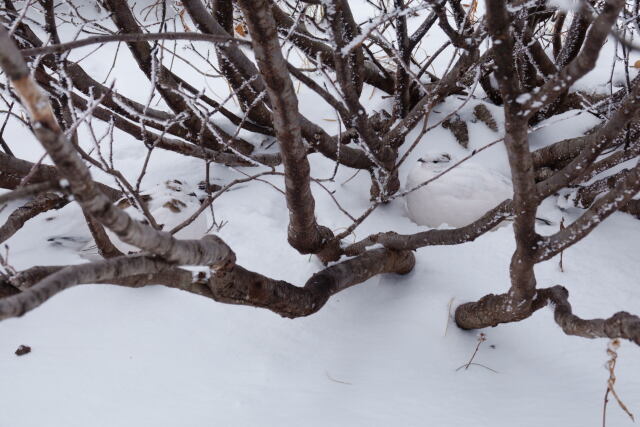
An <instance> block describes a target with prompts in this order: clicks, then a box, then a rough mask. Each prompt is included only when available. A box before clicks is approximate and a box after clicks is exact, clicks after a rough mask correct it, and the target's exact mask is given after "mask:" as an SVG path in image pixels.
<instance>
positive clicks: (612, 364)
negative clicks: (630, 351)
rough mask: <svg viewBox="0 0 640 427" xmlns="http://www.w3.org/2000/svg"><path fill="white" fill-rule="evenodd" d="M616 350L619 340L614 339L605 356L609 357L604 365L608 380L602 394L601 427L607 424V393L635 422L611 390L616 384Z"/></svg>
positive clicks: (632, 419) (618, 346) (613, 390)
mask: <svg viewBox="0 0 640 427" xmlns="http://www.w3.org/2000/svg"><path fill="white" fill-rule="evenodd" d="M618 348H620V340H619V339H617V338H616V339H613V340H611V341H609V345H608V346H607V354H608V355H609V360H608V361H607V363H606V365H605V366H606V367H607V369H608V370H609V379H608V380H607V391H605V393H604V404H603V408H602V427H606V423H607V403H609V393H611V394H612V395H613V397H615V398H616V401H617V402H618V405H619V406H620V408H621V409H622V410H623V411H624V412H625V413H626V414H627V415H628V416H629V418H631V421H635V419H634V417H633V414H632V413H631V412H630V411H629V409H627V406H626V405H625V404H624V403H623V402H622V400H621V399H620V397H619V396H618V393H616V390H615V389H614V388H613V386H614V385H615V383H616V374H615V369H616V361H617V359H618V353H617V350H618Z"/></svg>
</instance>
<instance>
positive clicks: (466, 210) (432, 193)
mask: <svg viewBox="0 0 640 427" xmlns="http://www.w3.org/2000/svg"><path fill="white" fill-rule="evenodd" d="M453 163H454V162H452V161H451V157H450V156H449V155H448V154H445V153H442V154H436V155H433V154H432V155H427V156H425V157H423V158H422V159H420V161H419V162H418V164H417V165H416V166H415V167H414V168H413V170H411V172H410V173H409V175H408V177H407V185H406V189H407V190H411V189H412V188H415V187H417V186H419V185H420V184H422V183H423V182H425V181H428V180H429V179H432V178H433V177H435V176H436V175H438V174H439V173H441V172H443V171H444V170H446V169H449V168H450V167H451V166H452V165H453ZM512 195H513V189H512V186H511V182H510V181H509V180H508V179H507V178H505V177H504V176H503V175H501V174H499V173H497V172H494V171H492V170H490V169H487V168H485V167H483V166H481V165H479V164H476V163H471V162H469V161H467V162H464V163H461V164H460V165H458V166H456V167H455V168H453V169H451V170H450V171H448V172H447V173H445V174H444V175H442V176H441V177H439V178H437V179H435V180H434V181H432V182H430V183H428V184H427V185H425V186H423V187H421V188H419V189H417V190H415V191H413V192H411V193H409V194H407V196H406V203H407V211H408V213H409V218H410V219H411V220H412V221H413V222H415V223H416V224H418V225H426V226H429V227H439V226H441V225H443V224H447V225H449V226H452V227H463V226H465V225H468V224H470V223H472V222H473V221H475V220H477V219H478V218H480V217H481V216H482V215H484V214H485V213H486V212H487V211H489V210H490V209H492V208H494V207H495V206H497V205H498V204H499V203H500V202H502V201H503V200H505V199H508V198H511V197H512Z"/></svg>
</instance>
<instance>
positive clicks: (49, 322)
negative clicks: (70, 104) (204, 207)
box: [0, 44, 640, 427]
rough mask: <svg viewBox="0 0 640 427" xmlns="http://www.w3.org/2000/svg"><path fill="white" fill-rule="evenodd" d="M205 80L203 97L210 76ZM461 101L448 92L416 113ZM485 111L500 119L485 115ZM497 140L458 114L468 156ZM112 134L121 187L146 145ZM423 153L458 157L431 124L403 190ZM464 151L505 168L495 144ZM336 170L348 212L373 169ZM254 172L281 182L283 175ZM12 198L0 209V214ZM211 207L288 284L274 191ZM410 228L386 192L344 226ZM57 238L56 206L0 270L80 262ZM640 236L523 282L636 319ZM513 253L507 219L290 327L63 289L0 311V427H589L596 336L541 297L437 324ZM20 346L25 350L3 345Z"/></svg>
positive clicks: (368, 96)
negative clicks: (466, 133)
mask: <svg viewBox="0 0 640 427" xmlns="http://www.w3.org/2000/svg"><path fill="white" fill-rule="evenodd" d="M429 46H431V44H429ZM434 46H435V47H433V50H435V49H436V48H437V44H434ZM104 49H105V50H104V51H103V52H107V53H109V52H113V51H114V50H109V49H115V46H106V47H105V48H104ZM84 53H86V51H85V52H84ZM120 53H121V58H122V59H121V60H119V61H118V62H117V64H116V68H115V69H114V72H113V75H114V76H115V77H116V78H118V80H117V81H118V84H117V87H118V88H119V89H120V90H122V92H123V93H125V94H127V95H128V96H137V97H138V99H139V100H141V101H145V100H146V97H147V96H148V94H149V89H148V88H149V85H148V83H147V82H145V81H144V78H143V77H142V76H141V74H140V73H138V72H137V71H136V73H132V72H131V69H132V68H131V67H133V65H132V63H131V58H130V57H129V54H128V52H127V51H126V49H125V48H124V46H123V47H121V49H120ZM81 54H82V53H81V52H78V53H74V55H78V56H81ZM102 57H103V58H108V57H109V55H108V54H105V55H103V56H102ZM445 62H446V61H445ZM88 64H91V63H90V62H87V67H86V69H87V71H98V70H99V66H100V59H99V58H97V59H95V61H94V62H93V65H92V66H89V65H88ZM441 66H446V63H444V62H443V64H441ZM91 67H94V68H93V69H92V68H91ZM176 67H178V68H177V71H181V70H180V68H179V67H180V65H176ZM605 67H606V66H605ZM107 68H108V67H107ZM609 71H610V70H609V69H606V68H605V69H604V71H601V73H608V72H609ZM127 73H128V74H127ZM607 75H608V74H607ZM208 84H210V89H211V88H212V87H214V88H215V87H218V86H215V85H219V86H220V87H221V85H224V82H222V81H216V82H214V83H211V82H209V83H208ZM363 96H364V99H363V101H366V105H367V107H368V108H369V109H370V110H371V111H373V110H378V109H380V108H386V107H388V105H389V104H388V102H389V100H383V99H382V98H381V97H380V94H379V93H375V92H372V91H370V90H365V95H363ZM300 98H301V109H302V111H303V112H304V113H305V114H306V115H307V117H310V118H315V119H316V120H317V121H318V123H319V124H320V125H322V126H324V127H326V128H327V129H328V130H330V131H331V132H333V131H335V129H336V125H335V123H334V122H332V121H331V120H333V118H334V117H335V114H334V113H332V112H331V110H330V109H329V108H328V107H327V106H326V104H322V103H321V102H318V98H317V97H314V96H311V95H310V94H308V93H306V92H304V91H302V92H301V94H300ZM461 102H462V100H460V99H458V98H456V97H452V98H450V99H448V100H447V101H446V102H445V103H443V104H442V105H440V106H438V107H437V108H436V112H434V113H433V114H432V115H431V117H430V123H436V122H437V121H439V120H441V119H442V118H444V117H445V116H446V115H447V114H448V113H449V112H451V111H453V110H454V109H455V108H456V107H457V106H458V105H459V104H460V103H461ZM478 102H481V101H480V100H478V99H472V100H471V101H470V102H469V103H468V104H467V105H465V106H464V108H463V109H462V110H461V111H460V115H461V116H462V117H469V118H470V117H471V114H472V113H471V112H472V111H473V106H475V105H476V104H477V103H478ZM488 107H489V108H490V109H491V110H492V111H493V112H494V114H495V115H496V119H499V118H500V115H499V114H500V110H499V108H497V107H491V106H489V105H488ZM594 124H596V122H595V121H594V119H593V118H591V117H590V116H586V115H578V114H576V112H573V113H572V112H569V113H565V114H564V115H562V116H556V117H554V118H552V119H550V120H549V122H548V123H546V125H547V126H546V127H541V128H540V130H537V131H535V132H534V133H533V134H532V136H531V144H532V149H536V148H539V147H541V146H543V145H546V144H549V143H552V142H554V141H556V140H558V139H561V138H567V137H572V136H576V135H580V134H581V133H582V132H584V131H586V130H587V129H589V128H590V127H592V126H593V125H594ZM500 128H501V129H502V126H500ZM501 132H502V130H501V131H500V132H498V133H495V132H493V131H491V130H489V129H488V128H487V127H486V126H485V125H483V124H482V123H470V135H471V141H470V147H469V150H471V149H475V148H480V147H482V146H484V145H485V144H487V143H489V142H491V141H493V140H495V139H496V138H499V137H500V136H501V135H502V133H501ZM417 134H418V130H416V131H415V132H413V133H412V134H411V135H410V136H409V138H408V140H409V141H413V139H412V138H414V137H416V136H417ZM116 137H117V144H116V151H115V156H114V158H115V160H116V166H117V167H119V168H120V169H121V170H122V172H123V173H124V174H125V175H126V176H127V177H129V178H134V179H135V177H137V175H138V173H139V171H140V159H141V158H143V157H144V155H145V153H146V149H145V148H144V146H142V145H141V144H140V143H139V142H135V141H134V140H133V139H132V138H131V137H129V136H127V135H124V134H121V133H119V132H116ZM5 139H7V140H8V141H19V140H22V141H24V142H23V143H22V144H19V145H18V144H14V145H15V151H16V154H17V155H18V156H20V157H22V158H26V159H30V160H37V159H38V158H39V156H40V155H41V153H42V150H41V148H39V147H38V146H37V144H36V141H35V139H34V138H33V137H31V136H30V135H29V134H28V132H27V131H26V130H25V129H21V128H18V127H16V126H14V125H11V126H10V127H9V128H8V129H7V132H6V133H5ZM14 145H12V148H14ZM89 146H90V143H87V147H89ZM430 151H448V152H450V153H452V154H455V155H464V154H465V153H468V151H466V150H464V149H462V148H461V147H460V146H459V145H457V144H456V142H455V140H454V138H453V136H452V135H451V133H450V132H449V131H447V130H444V129H442V128H441V127H437V128H436V129H434V130H433V131H431V132H429V133H428V134H427V135H426V136H425V137H424V139H423V141H422V142H421V144H420V145H419V147H418V149H417V150H416V151H415V152H413V153H411V155H410V156H409V158H408V159H407V161H406V163H405V164H403V165H402V167H401V176H402V179H403V184H404V179H405V177H406V175H407V173H408V171H409V170H410V169H411V168H412V167H413V166H414V164H415V162H416V160H417V159H418V158H419V157H421V156H422V155H423V154H424V153H426V152H430ZM310 161H311V164H312V175H313V176H314V177H316V178H327V177H329V176H330V175H331V173H332V171H333V163H332V162H331V161H329V160H327V159H325V158H324V157H322V156H320V155H317V154H314V155H311V156H310ZM473 161H474V162H479V163H481V164H483V165H484V166H485V167H490V168H492V169H494V170H495V171H496V172H499V173H502V174H504V175H507V176H508V165H507V161H506V155H505V151H504V147H502V146H500V145H497V146H494V147H492V148H490V149H488V150H486V151H485V152H483V153H481V154H479V155H478V156H476V157H474V158H473ZM211 171H212V176H213V177H214V178H215V180H216V181H214V182H217V183H226V182H229V181H231V180H233V179H235V178H238V177H240V176H241V175H240V174H239V173H238V172H236V171H234V170H231V169H228V168H225V167H222V166H213V167H212V169H211ZM245 171H246V172H249V173H253V172H255V170H250V169H246V170H245ZM353 173H354V171H353V170H350V169H348V168H345V167H340V168H339V169H338V173H337V176H336V179H335V182H333V183H326V186H327V187H328V188H329V189H330V190H336V194H335V196H336V198H337V199H338V200H339V201H340V203H341V205H342V206H343V207H344V208H345V209H346V210H347V211H349V212H350V213H351V214H352V215H354V216H357V215H359V214H361V213H362V212H363V211H364V210H365V209H366V208H367V207H368V206H369V191H368V187H369V182H370V181H369V178H368V176H367V174H365V173H360V174H358V175H357V176H356V177H355V178H353V179H350V178H351V177H352V175H353ZM96 176H97V177H98V178H99V179H100V180H103V181H105V182H110V181H109V178H107V177H105V176H103V175H100V174H96ZM203 176H204V165H203V162H202V161H200V160H197V159H189V158H184V157H179V156H177V155H175V154H172V153H169V152H163V151H160V150H156V151H155V152H154V154H153V156H152V161H151V163H150V168H149V171H148V174H147V175H146V178H145V180H144V185H143V188H151V187H153V186H154V185H157V184H160V183H162V182H164V181H166V180H168V179H179V180H181V181H182V182H183V183H184V184H185V186H187V187H191V188H193V189H195V188H196V187H197V183H198V182H199V181H201V180H202V179H203ZM266 179H267V180H268V181H269V182H271V183H272V184H274V185H275V186H277V187H279V188H282V187H283V183H282V179H281V177H269V178H266ZM346 181H348V182H346ZM345 182H346V183H345ZM312 188H313V191H314V196H315V198H316V205H317V206H316V212H317V216H318V220H319V222H320V223H321V224H323V225H327V226H328V227H330V228H332V229H333V230H334V231H337V230H340V229H341V228H344V227H345V226H348V225H349V224H350V220H349V219H348V218H347V217H346V216H345V215H343V214H341V213H340V212H339V211H338V210H337V209H336V207H335V204H334V201H333V200H332V199H331V198H330V197H329V196H328V194H327V193H326V192H325V191H324V190H323V189H322V188H320V187H319V186H318V185H317V184H312ZM18 204H19V203H18V202H16V203H12V204H11V205H10V206H9V208H7V209H5V210H3V211H2V212H0V222H3V221H4V220H5V219H6V217H7V215H8V213H9V212H10V211H11V209H10V208H15V207H16V206H18ZM214 212H215V218H216V221H217V222H218V223H221V222H226V224H225V225H224V226H223V227H222V228H221V229H220V230H219V232H218V234H219V235H220V236H221V237H222V238H223V239H224V240H225V241H226V242H227V243H228V244H229V245H230V246H231V247H232V248H233V249H234V251H235V252H236V253H237V255H238V263H239V264H240V265H242V266H243V267H245V268H248V269H251V270H254V271H257V272H260V273H262V274H265V275H268V276H271V277H274V278H279V279H283V280H288V281H290V282H292V283H297V284H303V283H304V282H305V281H306V280H307V279H308V278H309V276H310V275H311V274H313V273H314V272H316V271H318V270H319V269H321V268H322V266H321V265H320V264H319V263H318V262H317V261H316V260H314V259H311V258H309V257H308V256H301V255H299V254H298V253H297V252H296V251H295V250H293V249H292V248H291V247H290V246H289V245H288V244H287V242H286V224H287V219H288V214H287V211H286V206H285V203H284V196H283V195H282V194H281V193H280V192H278V191H276V190H275V189H274V188H273V187H271V186H269V185H267V184H265V183H262V182H253V183H251V184H250V185H244V186H238V187H236V188H234V189H233V190H232V191H230V192H228V193H227V194H225V195H224V196H223V197H221V198H220V199H219V200H217V201H216V203H215V204H214ZM580 213H581V211H580V210H579V209H568V210H565V211H562V210H560V208H559V207H558V205H557V202H556V200H555V198H550V199H549V200H547V201H545V203H544V204H543V206H542V207H541V209H540V211H539V215H538V216H540V217H544V218H546V219H549V220H550V221H552V225H550V226H540V230H539V232H541V233H543V234H550V233H553V232H555V231H557V229H558V227H559V222H560V219H561V218H562V217H563V216H564V218H565V221H566V222H567V223H570V222H571V221H572V220H573V219H575V218H577V217H578V216H579V215H580ZM207 215H208V221H209V222H211V221H212V217H211V215H210V214H209V213H208V214H207ZM422 229H424V228H422V227H418V226H416V225H415V224H413V223H412V222H411V221H409V219H408V217H407V214H406V211H405V206H404V201H403V200H395V201H393V202H392V203H390V204H389V205H386V206H383V207H380V208H379V209H377V210H376V211H375V212H374V213H373V214H372V215H371V217H370V218H368V219H367V221H365V223H364V224H363V225H362V226H361V227H359V228H358V229H357V230H356V235H355V236H354V237H353V238H354V239H361V238H363V237H365V236H367V235H368V234H370V233H374V232H379V231H387V230H394V231H397V232H402V233H412V232H417V231H419V230H422ZM60 236H67V237H74V238H77V240H78V241H85V242H86V239H88V237H89V231H88V230H87V228H86V226H85V225H84V220H83V218H82V215H81V212H80V210H79V209H78V208H77V206H75V205H73V204H71V205H68V206H67V207H65V208H63V209H61V210H59V211H54V212H49V213H46V214H43V215H41V216H40V217H38V218H36V219H34V220H32V221H30V222H29V223H28V225H27V226H26V227H25V228H24V229H23V230H21V231H19V232H18V233H17V234H16V235H15V236H14V237H13V238H12V239H10V240H9V241H8V242H7V244H8V245H9V248H10V250H9V261H10V263H11V264H12V265H13V266H14V267H16V268H18V269H24V268H28V267H30V266H33V265H58V264H71V263H79V262H86V260H84V259H83V258H81V257H80V255H79V253H78V252H77V249H78V248H77V247H75V246H57V245H53V244H52V243H51V242H50V241H49V240H48V239H50V238H52V237H60ZM639 241H640V222H638V220H637V219H634V218H632V217H631V216H629V215H626V214H622V213H617V214H614V215H613V216H612V217H610V218H609V219H607V220H606V221H605V222H604V223H603V224H602V225H601V226H600V227H598V228H597V229H596V230H595V231H594V232H593V233H592V234H591V235H589V236H588V237H587V238H586V239H584V240H583V241H581V242H579V243H578V244H576V245H574V246H573V247H571V248H570V249H568V250H567V251H565V253H564V272H561V271H560V269H559V267H558V259H557V258H556V259H552V260H550V261H548V262H545V263H542V264H540V265H538V267H537V269H536V273H537V277H538V282H539V284H540V286H541V287H543V286H544V287H546V286H551V285H554V284H562V285H564V286H566V287H567V288H568V289H569V291H570V294H571V295H570V300H571V302H572V305H573V307H574V310H575V313H576V314H577V315H579V316H582V317H587V318H589V317H608V316H610V315H611V314H613V313H614V312H616V311H619V310H626V311H629V312H634V313H638V312H640V289H639V288H638V286H639V282H638V280H639V278H640V251H639V250H638V242H639ZM513 249H514V240H513V234H512V228H511V226H510V225H508V226H506V227H501V228H498V229H497V230H495V231H492V232H489V233H487V234H486V235H484V236H482V237H481V238H479V239H478V240H477V241H475V242H472V243H468V244H463V245H457V246H444V247H427V248H423V249H420V250H419V251H417V252H416V258H417V263H416V267H415V269H414V271H413V272H411V273H410V274H408V275H406V276H396V275H385V276H380V277H376V278H374V279H372V280H369V281H368V282H366V283H363V284H360V285H358V286H355V287H353V288H350V289H348V290H346V291H344V292H342V293H340V294H338V295H336V296H335V297H333V298H332V299H330V300H329V302H328V303H327V305H326V306H325V307H324V308H323V309H322V310H321V311H320V312H318V313H317V314H315V315H313V316H311V317H308V318H302V319H296V320H288V319H282V318H280V317H278V316H277V315H275V314H273V313H271V312H268V311H264V310H260V309H254V308H247V307H240V306H230V305H223V304H219V303H216V302H214V301H211V300H208V299H205V298H202V297H198V296H195V295H191V294H188V293H185V292H180V291H177V290H172V289H168V288H164V287H161V286H149V287H146V288H143V289H128V288H121V287H117V286H107V285H87V286H80V287H76V288H72V289H70V290H67V291H64V292H63V293H61V294H60V295H57V296H56V297H54V298H52V299H51V300H50V301H48V302H47V303H45V304H44V305H43V306H42V307H40V308H38V309H36V310H34V311H32V312H30V313H28V314H26V315H25V316H24V317H22V318H18V319H10V320H6V321H2V322H0V402H1V404H0V427H40V426H68V427H75V426H83V427H84V426H92V427H99V426H123V427H133V426H136V427H138V426H152V425H153V426H177V425H182V426H194V427H200V426H291V425H302V426H323V427H325V426H332V425H336V426H391V425H393V426H428V425H433V426H469V425H471V426H492V427H501V426H523V427H527V426H532V427H533V426H536V427H537V426H540V425H547V426H576V427H577V426H580V427H583V426H597V425H601V422H602V421H601V417H602V404H603V397H604V392H605V389H606V383H607V379H608V376H609V374H608V371H607V370H606V369H605V367H604V364H605V362H606V360H607V359H608V356H607V354H606V347H607V341H606V340H587V339H584V338H576V337H569V336H566V335H565V334H564V333H563V332H562V331H561V330H560V328H559V327H558V326H557V325H556V324H555V322H554V321H553V316H552V312H551V309H549V308H545V309H542V310H540V311H539V312H537V313H536V314H534V315H533V316H532V317H531V318H530V319H527V320H525V321H523V322H519V323H516V324H510V325H501V326H499V327H497V328H492V329H487V330H484V331H474V332H467V331H462V330H460V329H458V328H457V327H456V326H455V324H454V323H453V320H452V319H451V315H452V313H453V311H454V310H455V307H456V306H457V305H459V304H460V303H463V302H467V301H471V300H474V299H477V298H479V297H481V296H483V295H485V294H487V293H490V292H493V293H498V292H503V291H505V290H506V289H508V287H509V278H508V270H507V269H508V264H509V260H510V257H511V254H512V253H513ZM480 332H483V333H484V334H486V338H487V340H486V341H485V342H483V343H482V344H481V345H480V348H479V351H478V353H477V355H476V357H475V359H474V362H475V363H477V365H471V366H470V367H469V369H464V368H462V369H459V368H460V367H461V366H463V365H464V364H466V363H467V362H468V361H469V359H470V357H471V355H472V354H473V352H474V350H475V348H476V346H477V344H478V335H479V333H480ZM21 344H26V345H29V346H31V347H32V352H31V353H29V354H27V355H25V356H22V357H17V356H15V355H14V351H15V350H16V348H17V347H18V346H19V345H21ZM618 353H619V358H618V364H617V369H616V374H617V378H618V379H617V383H616V389H617V392H618V393H619V395H620V397H621V398H622V399H623V400H624V402H625V403H626V404H627V406H628V407H629V409H630V410H631V411H632V412H635V413H638V414H640V364H638V360H640V348H638V347H636V346H634V345H633V344H631V343H629V342H623V344H622V347H621V348H620V350H619V352H618ZM480 365H483V366H480ZM607 413H608V419H607V425H608V426H616V427H617V426H630V425H632V424H631V421H630V420H629V419H628V417H627V416H626V415H625V414H624V413H623V412H622V411H621V410H620V409H619V408H618V407H617V405H616V403H615V401H612V402H610V403H609V408H608V411H607Z"/></svg>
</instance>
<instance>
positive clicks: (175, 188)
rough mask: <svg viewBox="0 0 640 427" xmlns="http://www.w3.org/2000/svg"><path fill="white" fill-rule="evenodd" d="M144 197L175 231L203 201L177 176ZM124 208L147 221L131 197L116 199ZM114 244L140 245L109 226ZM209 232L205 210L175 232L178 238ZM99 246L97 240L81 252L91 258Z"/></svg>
mask: <svg viewBox="0 0 640 427" xmlns="http://www.w3.org/2000/svg"><path fill="white" fill-rule="evenodd" d="M141 198H142V199H143V201H144V202H145V203H146V204H147V208H148V209H149V212H150V213H151V215H152V216H153V218H154V219H155V221H156V223H157V224H158V225H160V226H161V227H162V230H163V231H171V230H172V229H173V228H174V227H176V226H177V225H180V224H182V223H183V222H184V221H185V220H186V219H188V218H189V217H190V216H191V215H192V214H194V213H195V212H196V211H197V210H198V208H199V207H200V202H199V200H198V198H197V197H196V195H195V194H194V193H190V192H188V190H186V189H185V187H184V185H183V184H182V182H180V181H177V180H172V181H167V182H165V183H162V184H159V185H156V186H155V187H153V188H151V189H149V190H147V191H145V192H144V193H142V195H141ZM116 205H117V206H118V207H120V208H121V209H124V210H125V211H126V212H127V213H128V214H129V215H130V216H131V217H132V218H134V219H136V220H139V221H142V222H147V220H146V219H145V217H144V215H143V214H142V213H141V212H140V211H139V210H138V209H136V208H135V207H133V206H131V203H130V202H129V201H128V200H127V199H122V200H120V201H119V202H118V203H116ZM106 231H107V235H108V236H109V239H110V240H111V242H112V243H113V245H114V246H115V247H116V248H117V249H118V250H120V251H121V252H122V253H124V254H127V253H129V252H138V251H139V249H138V248H136V247H135V246H131V245H129V244H127V243H124V242H123V241H121V240H120V239H118V238H117V237H116V235H115V234H113V233H112V232H111V231H109V230H106ZM206 232H207V219H206V218H205V215H204V214H201V215H199V216H198V217H197V218H196V219H195V220H194V221H193V222H192V223H190V224H189V225H187V226H186V227H184V228H183V229H181V230H180V231H178V232H176V233H175V234H174V237H176V238H178V239H200V238H202V237H203V236H204V235H205V234H206ZM97 252H98V251H97V248H96V246H95V242H93V240H92V241H91V242H90V243H89V244H88V245H87V246H85V248H83V249H82V251H81V256H83V257H85V258H89V259H93V258H95V257H96V256H98V255H97Z"/></svg>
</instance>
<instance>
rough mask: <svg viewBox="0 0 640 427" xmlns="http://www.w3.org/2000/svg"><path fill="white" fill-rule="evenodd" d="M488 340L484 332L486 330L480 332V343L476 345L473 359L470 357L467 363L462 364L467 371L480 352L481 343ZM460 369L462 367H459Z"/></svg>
mask: <svg viewBox="0 0 640 427" xmlns="http://www.w3.org/2000/svg"><path fill="white" fill-rule="evenodd" d="M486 340H487V336H486V335H485V334H484V332H480V335H478V345H476V349H475V350H474V352H473V354H472V355H471V359H469V361H468V362H467V364H466V365H462V366H464V370H465V371H466V370H467V369H469V366H471V362H473V359H474V358H475V357H476V354H478V350H479V349H480V344H482V343H483V342H485V341H486ZM458 369H460V368H458ZM456 370H457V369H456Z"/></svg>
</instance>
